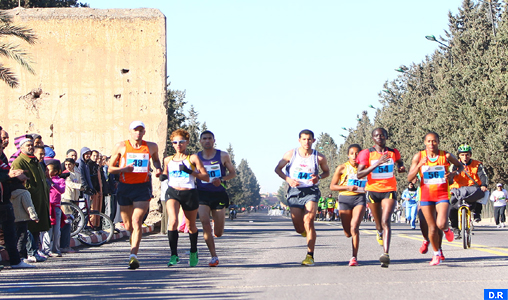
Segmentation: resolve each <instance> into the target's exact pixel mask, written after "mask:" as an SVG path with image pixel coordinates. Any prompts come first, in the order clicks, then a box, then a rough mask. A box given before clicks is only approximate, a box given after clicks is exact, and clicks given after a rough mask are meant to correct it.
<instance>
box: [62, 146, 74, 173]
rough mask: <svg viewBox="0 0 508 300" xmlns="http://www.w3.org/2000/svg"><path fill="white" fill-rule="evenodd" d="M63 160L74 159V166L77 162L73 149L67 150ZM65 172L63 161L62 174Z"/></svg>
mask: <svg viewBox="0 0 508 300" xmlns="http://www.w3.org/2000/svg"><path fill="white" fill-rule="evenodd" d="M65 158H72V159H74V164H75V166H76V161H77V160H78V153H77V152H76V150H74V149H69V150H67V152H66V153H65ZM65 170H66V168H65V160H64V161H63V162H62V172H65Z"/></svg>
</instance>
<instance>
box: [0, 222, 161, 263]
mask: <svg viewBox="0 0 508 300" xmlns="http://www.w3.org/2000/svg"><path fill="white" fill-rule="evenodd" d="M116 229H118V230H120V233H115V234H113V237H112V238H111V241H110V242H112V241H114V240H118V239H121V238H124V237H127V236H130V235H131V233H130V232H129V231H127V230H125V227H124V226H123V223H118V224H116ZM153 230H154V225H147V226H144V225H143V227H142V228H141V232H142V233H149V232H153ZM86 239H87V240H89V241H94V242H97V241H102V240H104V239H106V234H102V235H95V234H92V235H90V236H88V237H86ZM82 245H84V246H87V245H86V244H83V243H81V242H80V241H79V240H78V238H76V237H71V244H70V246H71V247H78V246H82ZM90 247H91V246H90ZM0 258H1V259H0V261H9V254H8V253H7V250H5V249H2V250H0Z"/></svg>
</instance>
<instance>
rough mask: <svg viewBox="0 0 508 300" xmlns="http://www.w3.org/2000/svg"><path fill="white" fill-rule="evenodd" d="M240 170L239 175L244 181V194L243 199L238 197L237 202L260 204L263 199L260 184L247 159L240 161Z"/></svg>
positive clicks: (249, 204)
mask: <svg viewBox="0 0 508 300" xmlns="http://www.w3.org/2000/svg"><path fill="white" fill-rule="evenodd" d="M238 171H239V173H240V174H239V176H238V177H239V178H240V182H241V183H242V186H241V188H242V196H241V199H238V201H237V202H236V204H237V205H240V206H251V205H259V202H260V201H261V195H260V193H259V191H260V188H259V184H258V181H257V179H256V175H254V173H253V172H252V170H251V168H250V167H249V163H248V162H247V160H245V159H242V160H241V161H240V164H239V165H238Z"/></svg>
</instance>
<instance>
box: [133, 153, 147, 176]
mask: <svg viewBox="0 0 508 300" xmlns="http://www.w3.org/2000/svg"><path fill="white" fill-rule="evenodd" d="M149 161H150V155H149V154H148V153H127V165H133V166H134V171H132V172H133V173H147V172H148V163H149Z"/></svg>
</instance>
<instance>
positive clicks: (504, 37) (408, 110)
mask: <svg viewBox="0 0 508 300" xmlns="http://www.w3.org/2000/svg"><path fill="white" fill-rule="evenodd" d="M490 5H492V6H490ZM491 15H492V16H493V18H494V19H493V20H492V19H491ZM448 18H449V26H448V30H446V31H445V34H444V37H439V38H438V40H439V41H440V42H441V43H442V44H443V45H438V44H436V45H438V48H437V49H436V51H435V52H434V53H433V54H432V55H431V56H428V57H425V59H424V60H423V61H422V62H420V63H416V64H413V65H411V66H410V67H401V68H402V69H404V70H406V72H405V73H402V74H401V75H399V76H398V78H397V79H395V80H393V81H391V82H386V83H385V85H384V90H383V91H382V92H381V93H380V94H379V97H380V102H381V104H382V108H381V109H379V110H378V111H377V113H376V115H375V117H374V120H373V122H372V123H373V124H372V125H371V122H370V120H368V117H367V115H366V114H365V113H364V114H363V116H362V118H361V121H360V122H359V123H358V126H357V128H355V129H351V130H350V134H349V137H348V138H347V139H346V143H345V144H344V145H343V147H341V149H340V160H341V161H345V158H344V157H345V149H346V148H347V146H348V145H349V144H351V143H353V142H356V143H360V145H362V146H363V147H369V146H371V145H372V144H373V143H372V142H371V141H370V132H368V133H367V131H368V130H371V129H372V128H373V127H384V128H385V129H386V130H387V131H388V133H389V140H388V141H387V146H388V147H393V148H397V149H399V150H400V153H401V155H402V158H403V160H404V162H405V165H406V167H407V168H409V167H410V164H411V159H412V157H413V155H414V154H415V153H416V152H417V151H419V150H421V149H424V145H423V138H424V135H425V134H426V133H427V132H429V131H435V132H437V133H438V134H439V135H440V137H441V140H440V142H441V143H440V148H441V149H443V150H446V151H449V152H450V153H452V154H454V155H455V154H456V149H457V147H458V146H459V145H460V144H461V143H468V144H470V145H471V146H472V148H473V159H477V160H480V161H482V162H483V163H484V165H485V168H486V171H487V174H488V176H489V178H490V183H491V185H492V183H496V182H504V183H506V182H507V179H508V152H507V151H508V126H507V125H508V120H507V111H508V74H507V71H508V59H507V58H508V23H507V22H508V12H507V11H506V6H501V5H499V1H492V4H490V3H489V2H486V1H485V2H478V3H474V2H473V1H470V0H465V1H463V3H462V6H461V7H460V8H459V11H458V13H457V14H456V15H452V14H449V15H448ZM493 24H494V25H495V27H493ZM493 29H495V30H493ZM494 31H495V32H496V35H495V36H494ZM362 136H363V137H364V138H363V139H362ZM366 138H368V139H369V141H366ZM406 178H407V177H406V174H404V175H401V176H398V180H399V189H400V190H402V189H403V188H404V187H405V182H406Z"/></svg>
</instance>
